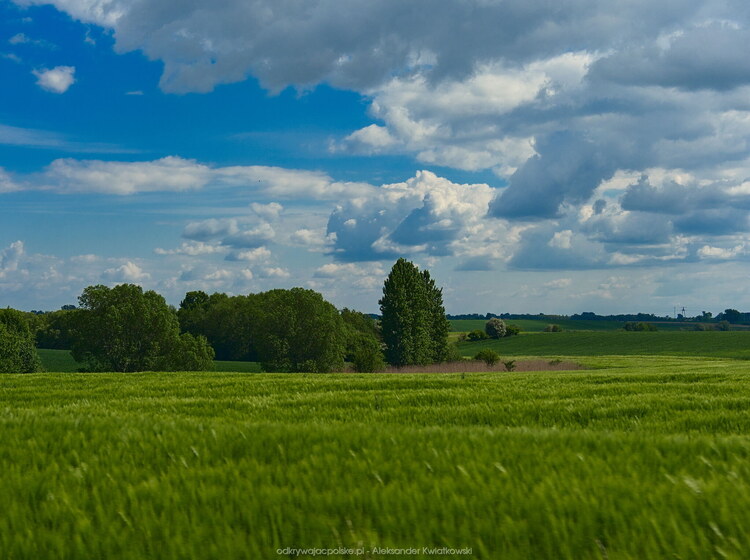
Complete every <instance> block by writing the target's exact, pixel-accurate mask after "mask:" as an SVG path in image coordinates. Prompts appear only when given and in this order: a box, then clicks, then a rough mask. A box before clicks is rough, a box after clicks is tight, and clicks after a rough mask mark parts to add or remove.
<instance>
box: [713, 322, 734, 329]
mask: <svg viewBox="0 0 750 560" xmlns="http://www.w3.org/2000/svg"><path fill="white" fill-rule="evenodd" d="M716 330H717V331H729V330H732V327H730V326H729V321H719V322H718V323H716Z"/></svg>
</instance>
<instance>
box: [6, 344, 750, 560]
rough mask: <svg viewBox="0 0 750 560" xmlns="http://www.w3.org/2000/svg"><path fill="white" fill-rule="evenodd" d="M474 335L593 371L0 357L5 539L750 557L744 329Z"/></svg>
mask: <svg viewBox="0 0 750 560" xmlns="http://www.w3.org/2000/svg"><path fill="white" fill-rule="evenodd" d="M483 347H492V348H495V349H496V350H497V351H498V352H500V353H501V354H502V355H507V356H547V357H561V358H564V357H568V358H569V359H572V360H573V361H577V362H579V363H582V364H583V365H584V366H587V367H589V368H591V369H589V370H588V371H577V372H528V373H471V374H461V373H456V374H421V375H419V374H415V375H407V374H390V375H389V374H370V375H363V374H316V375H302V374H263V373H255V374H253V375H247V374H246V372H249V371H257V364H251V363H232V362H217V369H228V368H230V367H235V368H237V369H236V370H235V371H234V372H222V373H211V372H203V373H136V374H109V373H105V374H101V373H88V374H78V373H64V374H59V373H58V374H55V373H43V374H27V375H7V374H6V375H2V376H0V423H2V427H1V428H0V429H1V430H2V432H0V433H2V435H3V437H2V439H1V440H0V468H2V472H3V476H2V477H0V495H1V496H3V508H0V558H13V559H26V558H28V559H32V558H33V559H36V558H62V559H71V560H72V559H88V558H91V559H94V558H132V559H136V558H175V559H176V558H196V559H198V558H201V559H202V558H216V559H225V558H228V559H233V558H238V559H239V558H258V559H266V558H296V557H298V558H311V557H312V556H311V555H309V554H300V555H296V556H295V555H294V554H288V553H287V552H288V551H287V552H284V553H283V554H277V552H276V551H277V549H285V548H287V547H297V548H309V547H313V548H315V547H317V548H323V549H337V548H341V547H350V548H353V549H360V550H364V551H365V552H364V553H363V554H361V555H359V556H357V555H356V554H351V555H346V554H326V556H327V557H329V558H356V557H359V558H390V557H393V556H394V554H381V553H372V552H368V551H372V550H375V549H376V547H381V548H382V547H392V548H396V549H408V548H412V547H414V548H417V549H420V550H421V549H422V548H423V547H427V548H438V549H439V548H441V547H448V548H454V549H461V548H464V547H468V548H470V549H471V552H472V554H471V555H470V556H464V557H469V558H482V559H484V558H487V559H494V558H503V559H505V558H510V559H526V558H549V559H558V558H563V559H579V558H584V559H587V558H592V559H594V558H597V559H599V558H608V559H609V558H611V559H614V558H628V559H630V558H632V559H640V558H680V559H703V558H737V559H741V558H747V557H749V556H750V532H748V531H747V529H746V527H747V526H748V524H749V523H750V513H748V512H750V435H748V434H750V414H748V410H749V409H750V362H747V361H745V359H746V358H750V333H745V332H656V333H645V332H643V333H641V332H632V333H631V332H623V331H619V332H616V331H611V332H605V331H601V332H563V333H528V334H522V335H520V336H517V337H512V338H508V339H502V340H499V341H485V342H480V343H465V344H462V345H461V346H460V349H461V350H462V352H463V353H464V354H465V355H473V354H474V353H476V351H478V350H479V349H480V348H483ZM40 354H41V356H42V358H43V360H44V363H45V365H46V367H47V368H48V369H51V368H52V367H54V366H55V365H58V366H60V367H61V368H62V367H70V366H71V365H72V366H75V367H77V366H76V365H75V362H72V360H71V359H70V357H69V354H68V353H66V352H62V351H49V350H47V351H41V352H40ZM707 356H713V357H707ZM731 358H734V359H731ZM736 358H742V359H736ZM282 552H283V550H282ZM334 552H335V551H334ZM319 556H320V555H319ZM319 556H318V557H319ZM398 556H402V554H399V555H398ZM410 557H418V558H426V557H431V558H448V557H461V556H457V555H453V556H451V555H440V554H417V555H410Z"/></svg>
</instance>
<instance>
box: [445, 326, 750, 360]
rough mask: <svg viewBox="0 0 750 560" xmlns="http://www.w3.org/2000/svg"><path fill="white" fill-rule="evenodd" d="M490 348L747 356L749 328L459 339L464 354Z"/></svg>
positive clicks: (512, 352)
mask: <svg viewBox="0 0 750 560" xmlns="http://www.w3.org/2000/svg"><path fill="white" fill-rule="evenodd" d="M482 348H492V349H493V350H495V351H497V352H498V353H499V354H501V355H506V356H606V355H636V354H641V355H674V356H715V357H726V358H738V359H750V332H737V331H730V332H717V331H708V332H694V331H681V332H675V331H672V332H625V331H613V332H561V333H529V334H521V335H519V336H514V337H509V338H503V339H500V340H485V341H481V342H470V343H462V344H460V346H459V349H460V351H461V353H462V354H463V355H464V356H474V355H475V354H476V353H477V352H478V351H479V350H481V349H482Z"/></svg>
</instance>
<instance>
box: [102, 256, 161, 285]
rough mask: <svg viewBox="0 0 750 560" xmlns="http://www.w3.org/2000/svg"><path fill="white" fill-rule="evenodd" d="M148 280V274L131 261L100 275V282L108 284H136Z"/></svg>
mask: <svg viewBox="0 0 750 560" xmlns="http://www.w3.org/2000/svg"><path fill="white" fill-rule="evenodd" d="M150 278H151V275H150V274H148V273H146V272H144V271H143V269H141V267H140V266H138V265H137V264H135V263H134V262H132V261H128V262H126V263H125V264H123V265H121V266H118V267H116V268H108V269H107V270H105V271H104V272H103V273H102V280H106V281H108V282H126V283H130V282H133V283H138V282H143V281H145V280H148V279H150Z"/></svg>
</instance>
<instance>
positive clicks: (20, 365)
mask: <svg viewBox="0 0 750 560" xmlns="http://www.w3.org/2000/svg"><path fill="white" fill-rule="evenodd" d="M40 370H41V362H40V361H39V355H38V354H37V352H36V346H35V344H34V335H33V334H32V332H31V329H30V328H29V324H28V322H27V320H26V318H25V317H24V313H22V312H20V311H16V310H15V309H0V373H33V372H36V371H40Z"/></svg>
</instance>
